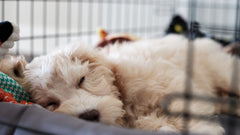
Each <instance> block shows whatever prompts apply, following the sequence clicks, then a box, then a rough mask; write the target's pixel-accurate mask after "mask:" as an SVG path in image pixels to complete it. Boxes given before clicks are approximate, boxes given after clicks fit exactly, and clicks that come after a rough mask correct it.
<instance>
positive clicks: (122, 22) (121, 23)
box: [119, 0, 126, 32]
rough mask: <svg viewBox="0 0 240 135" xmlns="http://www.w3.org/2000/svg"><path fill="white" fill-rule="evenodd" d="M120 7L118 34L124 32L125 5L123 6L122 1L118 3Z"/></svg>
mask: <svg viewBox="0 0 240 135" xmlns="http://www.w3.org/2000/svg"><path fill="white" fill-rule="evenodd" d="M119 4H120V5H121V7H120V8H121V11H119V12H121V14H120V15H121V21H120V26H121V27H120V28H121V30H120V32H124V29H125V22H124V16H125V14H124V11H125V8H126V7H125V4H124V2H123V0H122V1H120V3H119Z"/></svg>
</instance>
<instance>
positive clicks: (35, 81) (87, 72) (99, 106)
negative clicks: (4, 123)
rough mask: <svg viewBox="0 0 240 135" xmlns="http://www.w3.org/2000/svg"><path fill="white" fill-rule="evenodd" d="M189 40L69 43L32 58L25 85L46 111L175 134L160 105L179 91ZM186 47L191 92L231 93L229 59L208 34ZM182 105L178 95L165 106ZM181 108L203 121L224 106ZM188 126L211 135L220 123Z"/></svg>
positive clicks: (176, 121) (178, 122) (177, 127)
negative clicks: (102, 47)
mask: <svg viewBox="0 0 240 135" xmlns="http://www.w3.org/2000/svg"><path fill="white" fill-rule="evenodd" d="M188 43H189V41H188V40H187V39H186V38H184V37H182V36H176V35H170V36H167V37H164V38H162V39H158V40H148V41H139V42H135V43H131V44H126V45H123V46H120V47H119V46H118V47H116V46H112V47H111V48H110V52H109V54H106V53H104V51H99V50H96V49H94V48H91V47H86V46H82V45H79V46H72V47H70V48H67V49H64V50H60V51H57V52H55V53H52V54H49V55H46V56H41V57H38V58H35V59H34V60H33V61H32V62H31V63H30V64H27V66H26V70H25V72H24V73H25V77H26V79H27V80H28V82H30V84H31V85H32V86H31V89H30V92H31V95H32V97H33V99H34V100H35V101H36V102H37V103H39V104H40V105H42V106H43V107H45V108H47V109H49V110H52V111H55V112H61V113H66V114H70V115H72V116H76V117H79V118H83V119H86V120H91V121H100V122H103V123H107V124H114V125H121V126H125V127H130V128H138V129H145V130H152V131H165V130H169V131H182V130H184V119H183V118H182V116H180V115H179V116H178V117H170V116H168V115H165V114H164V113H163V108H161V106H159V104H161V102H163V101H164V98H165V97H167V96H168V95H171V94H174V93H180V94H181V93H184V91H185V88H186V87H185V84H186V78H188V77H189V76H187V74H186V65H187V61H188V59H187V54H188ZM192 44H193V46H194V48H195V49H194V53H193V54H194V55H193V57H192V58H193V73H192V75H193V76H192V78H190V81H191V83H192V90H191V92H192V94H194V95H198V96H204V97H218V96H225V95H227V94H228V93H230V88H231V86H230V85H231V75H232V72H233V60H234V57H232V56H230V55H229V54H227V53H225V52H224V51H222V49H221V47H220V45H219V44H217V43H216V42H214V41H212V40H210V39H197V40H195V41H194V42H193V43H192ZM237 62H239V61H238V60H237ZM238 76H239V75H238ZM238 84H240V83H238ZM238 88H240V87H238ZM235 94H236V95H239V92H236V93H235ZM183 109H184V101H183V99H179V100H176V101H174V102H172V103H171V104H170V105H169V110H170V111H175V112H176V111H177V112H183ZM188 109H189V111H190V112H191V113H192V114H196V115H204V116H209V117H210V118H211V117H212V116H213V115H214V114H216V113H219V112H221V111H224V109H223V108H221V107H219V106H217V105H215V104H213V103H209V102H204V101H198V100H193V101H192V102H191V103H190V105H189V106H188ZM188 129H189V131H190V132H196V133H207V134H210V135H222V134H223V133H224V129H223V128H222V127H221V126H220V124H219V123H212V122H209V121H204V120H198V119H190V120H189V123H188Z"/></svg>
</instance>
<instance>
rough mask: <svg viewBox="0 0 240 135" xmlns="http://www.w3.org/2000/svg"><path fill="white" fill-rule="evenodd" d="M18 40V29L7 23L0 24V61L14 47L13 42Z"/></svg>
mask: <svg viewBox="0 0 240 135" xmlns="http://www.w3.org/2000/svg"><path fill="white" fill-rule="evenodd" d="M18 40H19V28H18V27H17V26H16V25H14V24H12V23H10V22H8V21H4V22H0V59H2V58H3V57H4V56H5V55H6V54H7V53H8V50H9V49H10V48H12V47H13V46H14V41H18Z"/></svg>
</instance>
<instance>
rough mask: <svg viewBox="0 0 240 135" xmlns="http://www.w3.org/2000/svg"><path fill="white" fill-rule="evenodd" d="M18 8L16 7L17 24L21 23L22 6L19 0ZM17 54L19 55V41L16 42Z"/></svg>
mask: <svg viewBox="0 0 240 135" xmlns="http://www.w3.org/2000/svg"><path fill="white" fill-rule="evenodd" d="M16 4H17V7H16V8H17V9H16V15H17V18H16V22H17V25H19V15H20V8H19V0H17V3H16ZM16 54H17V55H19V42H17V44H16Z"/></svg>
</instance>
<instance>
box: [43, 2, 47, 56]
mask: <svg viewBox="0 0 240 135" xmlns="http://www.w3.org/2000/svg"><path fill="white" fill-rule="evenodd" d="M46 30H47V0H44V1H43V45H42V46H43V54H46V53H47V40H46V37H47V33H46Z"/></svg>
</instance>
